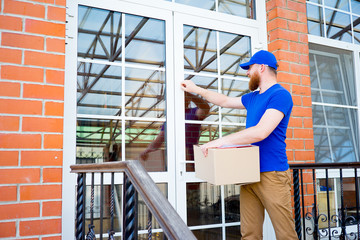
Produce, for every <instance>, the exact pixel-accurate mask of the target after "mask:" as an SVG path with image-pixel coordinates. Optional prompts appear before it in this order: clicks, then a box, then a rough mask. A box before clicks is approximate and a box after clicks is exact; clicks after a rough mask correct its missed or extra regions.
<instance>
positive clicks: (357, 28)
mask: <svg viewBox="0 0 360 240" xmlns="http://www.w3.org/2000/svg"><path fill="white" fill-rule="evenodd" d="M357 9H358V10H357V12H359V13H360V1H359V5H358V8H357ZM352 19H353V24H354V40H355V42H354V43H357V44H360V17H358V16H354V15H353V16H352ZM356 23H357V24H356ZM355 24H356V25H355Z"/></svg>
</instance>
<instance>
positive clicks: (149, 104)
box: [125, 68, 166, 118]
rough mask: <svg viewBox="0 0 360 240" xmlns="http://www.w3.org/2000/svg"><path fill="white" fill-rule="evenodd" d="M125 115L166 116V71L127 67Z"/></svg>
mask: <svg viewBox="0 0 360 240" xmlns="http://www.w3.org/2000/svg"><path fill="white" fill-rule="evenodd" d="M125 74H126V75H125V115H126V116H129V117H151V118H164V117H165V115H166V111H165V72H163V71H153V70H145V69H136V68H126V73H125Z"/></svg>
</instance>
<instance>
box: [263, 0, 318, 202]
mask: <svg viewBox="0 0 360 240" xmlns="http://www.w3.org/2000/svg"><path fill="white" fill-rule="evenodd" d="M266 11H267V30H268V49H269V51H271V52H273V53H274V54H275V56H276V58H277V59H278V61H279V72H278V80H279V82H280V83H281V85H283V86H284V87H286V88H287V89H288V90H289V91H290V93H291V95H292V97H293V101H294V108H293V111H292V114H291V119H290V122H289V128H288V132H287V141H286V143H287V155H288V159H289V162H290V163H303V162H304V163H305V162H306V163H310V162H315V154H314V137H313V125H312V108H311V88H310V84H311V83H310V67H309V46H308V37H307V18H306V0H269V1H266ZM304 182H305V183H306V186H305V188H304V192H305V194H306V195H307V196H305V201H306V203H305V204H306V205H307V206H309V205H311V203H312V201H313V196H311V195H310V194H313V192H314V189H313V185H312V174H311V173H305V175H304Z"/></svg>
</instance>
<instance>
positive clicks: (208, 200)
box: [186, 183, 221, 226]
mask: <svg viewBox="0 0 360 240" xmlns="http://www.w3.org/2000/svg"><path fill="white" fill-rule="evenodd" d="M220 194H221V193H220V186H214V185H212V184H208V183H187V184H186V196H187V224H188V226H198V225H206V224H215V223H221V196H220Z"/></svg>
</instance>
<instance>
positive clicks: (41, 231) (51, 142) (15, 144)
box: [0, 0, 66, 240]
mask: <svg viewBox="0 0 360 240" xmlns="http://www.w3.org/2000/svg"><path fill="white" fill-rule="evenodd" d="M65 5H66V2H65V0H32V1H29V0H23V1H17V0H16V1H15V0H2V1H1V5H0V12H1V14H0V32H1V33H0V34H1V35H0V79H1V80H0V131H1V132H0V192H1V194H0V238H8V239H15V238H16V239H43V240H50V239H51V240H55V239H61V188H62V161H63V159H62V156H63V153H62V145H63V114H64V111H63V108H64V103H63V101H64V68H65V17H66V12H65Z"/></svg>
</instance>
